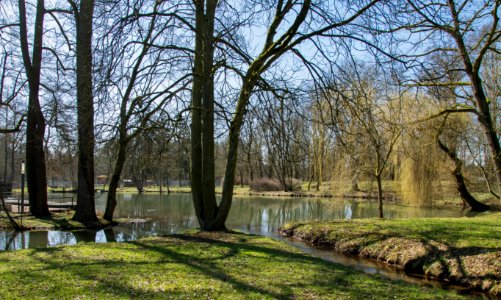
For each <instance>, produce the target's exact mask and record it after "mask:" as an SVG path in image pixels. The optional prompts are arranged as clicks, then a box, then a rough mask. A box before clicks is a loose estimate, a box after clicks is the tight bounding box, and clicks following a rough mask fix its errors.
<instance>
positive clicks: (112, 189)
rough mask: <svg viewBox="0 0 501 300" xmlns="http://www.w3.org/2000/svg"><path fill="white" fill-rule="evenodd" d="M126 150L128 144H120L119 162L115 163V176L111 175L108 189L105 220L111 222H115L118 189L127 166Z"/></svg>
mask: <svg viewBox="0 0 501 300" xmlns="http://www.w3.org/2000/svg"><path fill="white" fill-rule="evenodd" d="M126 148H127V143H120V145H119V147H118V155H117V160H116V162H115V167H114V168H113V174H112V175H111V180H110V185H109V188H108V197H107V199H106V210H105V212H104V219H105V220H108V221H110V222H111V221H113V213H114V212H115V207H116V206H117V188H118V183H119V181H120V176H121V175H122V170H123V168H124V164H125V154H126Z"/></svg>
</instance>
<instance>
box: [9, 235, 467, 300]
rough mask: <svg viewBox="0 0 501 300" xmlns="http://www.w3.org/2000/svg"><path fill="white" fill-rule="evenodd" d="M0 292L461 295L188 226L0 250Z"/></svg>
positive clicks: (14, 295) (265, 241) (13, 295)
mask: <svg viewBox="0 0 501 300" xmlns="http://www.w3.org/2000/svg"><path fill="white" fill-rule="evenodd" d="M0 283H1V285H2V288H1V289H0V298H2V299H19V298H24V299H33V298H53V299H66V298H78V299H80V298H86V297H90V298H100V299H116V298H139V299H144V298H182V299H195V298H196V299H199V298H204V299H215V298H217V299H271V298H279V299H284V298H285V299H286V298H297V299H365V298H369V299H388V298H400V299H463V298H467V296H463V295H460V294H457V293H456V292H454V291H451V290H443V289H438V288H432V287H424V286H417V285H410V284H407V283H403V282H400V281H391V280H388V279H385V278H383V277H381V276H378V275H370V274H365V273H361V272H358V271H355V270H352V269H349V268H346V267H343V266H340V265H337V264H334V263H330V262H326V261H323V260H321V259H317V258H313V257H310V256H308V255H305V254H301V253H300V252H298V250H296V249H295V248H293V247H291V246H288V245H286V244H285V243H282V242H278V241H275V240H272V239H269V238H264V237H259V236H253V235H246V234H228V233H191V234H186V235H176V236H170V237H157V238H148V239H143V240H139V241H135V242H129V243H109V244H94V243H91V244H79V245H74V246H59V247H54V248H40V249H28V250H20V251H11V252H3V253H0Z"/></svg>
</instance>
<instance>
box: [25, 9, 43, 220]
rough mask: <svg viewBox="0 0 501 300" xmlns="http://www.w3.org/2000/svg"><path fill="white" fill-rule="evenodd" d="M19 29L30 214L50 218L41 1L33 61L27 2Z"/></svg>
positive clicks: (36, 19)
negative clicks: (42, 99) (25, 98)
mask: <svg viewBox="0 0 501 300" xmlns="http://www.w3.org/2000/svg"><path fill="white" fill-rule="evenodd" d="M18 4H19V28H20V39H21V52H22V55H23V64H24V68H25V70H26V75H27V78H28V86H29V96H28V121H27V125H26V180H27V186H28V193H29V202H30V212H31V214H32V215H34V216H37V217H45V216H50V212H49V207H48V205H47V178H46V177H47V175H46V168H45V153H44V147H43V142H44V135H45V118H44V116H43V113H42V109H41V107H40V99H39V91H40V70H41V65H42V36H43V21H44V10H45V8H44V1H43V0H38V1H37V8H36V17H35V36H34V42H33V51H32V53H33V59H31V58H30V52H29V49H28V32H27V25H26V3H25V1H24V0H19V2H18Z"/></svg>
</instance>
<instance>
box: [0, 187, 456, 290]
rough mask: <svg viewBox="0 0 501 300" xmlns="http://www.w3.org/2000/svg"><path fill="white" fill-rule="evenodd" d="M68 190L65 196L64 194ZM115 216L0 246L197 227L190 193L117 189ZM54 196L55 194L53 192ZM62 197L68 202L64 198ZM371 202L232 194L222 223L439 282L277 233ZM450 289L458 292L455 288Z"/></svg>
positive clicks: (347, 215) (429, 211)
mask: <svg viewBox="0 0 501 300" xmlns="http://www.w3.org/2000/svg"><path fill="white" fill-rule="evenodd" d="M66 196H68V195H65V197H66ZM117 196H118V206H117V209H116V211H115V218H116V219H118V220H120V219H124V220H125V219H127V220H128V221H127V222H123V223H120V224H119V225H118V226H115V227H113V228H107V229H105V230H98V231H92V230H80V231H73V232H69V231H57V230H49V231H30V232H22V233H13V232H8V231H4V232H1V231H0V250H17V249H26V248H36V247H47V246H49V247H52V246H57V245H61V244H67V245H72V244H76V243H80V242H96V243H106V242H125V241H133V240H137V239H140V238H143V237H148V236H161V235H168V234H175V233H179V232H182V231H183V230H186V229H192V228H196V227H197V226H198V223H197V220H196V217H195V212H194V209H193V204H192V200H191V195H190V194H169V195H168V194H163V195H160V194H148V193H143V194H118V195H117ZM56 197H57V196H56ZM105 200H106V194H102V195H101V196H100V197H99V198H97V199H96V204H97V205H96V208H97V210H99V211H104V208H105ZM65 201H68V199H66V200H65ZM377 214H378V211H377V203H375V202H359V201H347V200H344V199H343V200H336V199H322V198H264V197H245V198H239V197H236V198H235V199H234V201H233V204H232V208H231V211H230V215H229V217H228V220H227V223H226V224H227V226H228V227H229V228H232V229H234V230H239V231H243V232H247V233H252V234H259V235H264V236H268V237H272V238H275V239H279V240H282V241H285V242H286V243H288V244H290V245H292V246H294V247H296V248H299V249H300V250H301V251H303V252H305V253H308V254H310V255H313V256H316V257H320V258H322V259H325V260H329V261H332V262H336V263H339V264H342V265H345V266H349V267H351V268H354V269H357V270H361V271H364V272H367V273H378V274H381V275H383V276H385V277H388V278H391V279H398V280H403V281H406V282H409V283H414V284H425V285H434V286H438V287H442V284H441V283H439V282H437V281H427V280H424V279H423V278H419V277H414V276H409V275H407V274H405V273H404V272H403V271H399V270H396V269H394V268H391V267H389V266H387V265H386V264H383V263H377V262H374V261H370V260H367V259H362V258H358V257H349V256H346V255H343V254H338V253H336V252H334V251H331V250H327V249H321V248H317V247H314V246H311V245H309V244H306V243H303V242H299V241H294V240H292V239H289V238H285V237H282V236H280V235H279V234H278V228H279V227H280V226H282V225H283V224H285V223H289V222H301V221H314V220H316V221H321V220H338V219H362V218H373V217H377ZM461 215H462V212H461V209H460V208H416V207H407V206H400V205H386V206H385V217H387V218H421V217H460V216H461ZM447 288H455V289H457V290H458V291H459V292H461V291H462V289H461V288H460V287H451V286H447Z"/></svg>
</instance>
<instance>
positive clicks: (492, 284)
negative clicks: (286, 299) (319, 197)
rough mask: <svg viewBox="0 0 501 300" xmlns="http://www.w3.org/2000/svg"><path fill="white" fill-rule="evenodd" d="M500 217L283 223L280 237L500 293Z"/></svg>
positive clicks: (490, 215) (482, 215) (496, 293)
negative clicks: (284, 236)
mask: <svg viewBox="0 0 501 300" xmlns="http://www.w3.org/2000/svg"><path fill="white" fill-rule="evenodd" d="M500 224H501V213H484V214H481V215H479V216H477V217H471V218H466V217H465V218H433V219H401V220H380V219H363V220H350V221H332V222H310V223H297V224H288V225H286V226H284V227H283V228H282V229H281V232H282V233H283V234H285V235H288V236H292V237H294V238H297V239H301V240H305V241H309V242H312V243H314V244H320V245H324V246H328V247H332V248H333V249H335V250H336V251H338V252H341V253H349V254H355V255H360V256H363V257H368V258H373V259H377V260H381V261H384V262H387V263H389V264H393V265H396V266H398V267H401V268H403V269H404V270H406V271H407V272H410V273H422V274H425V275H427V276H429V277H434V278H437V279H441V280H447V281H450V282H454V283H458V284H461V285H464V286H466V287H469V288H472V289H478V290H482V291H488V292H490V293H492V294H494V295H501V228H500V227H499V225H500Z"/></svg>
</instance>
